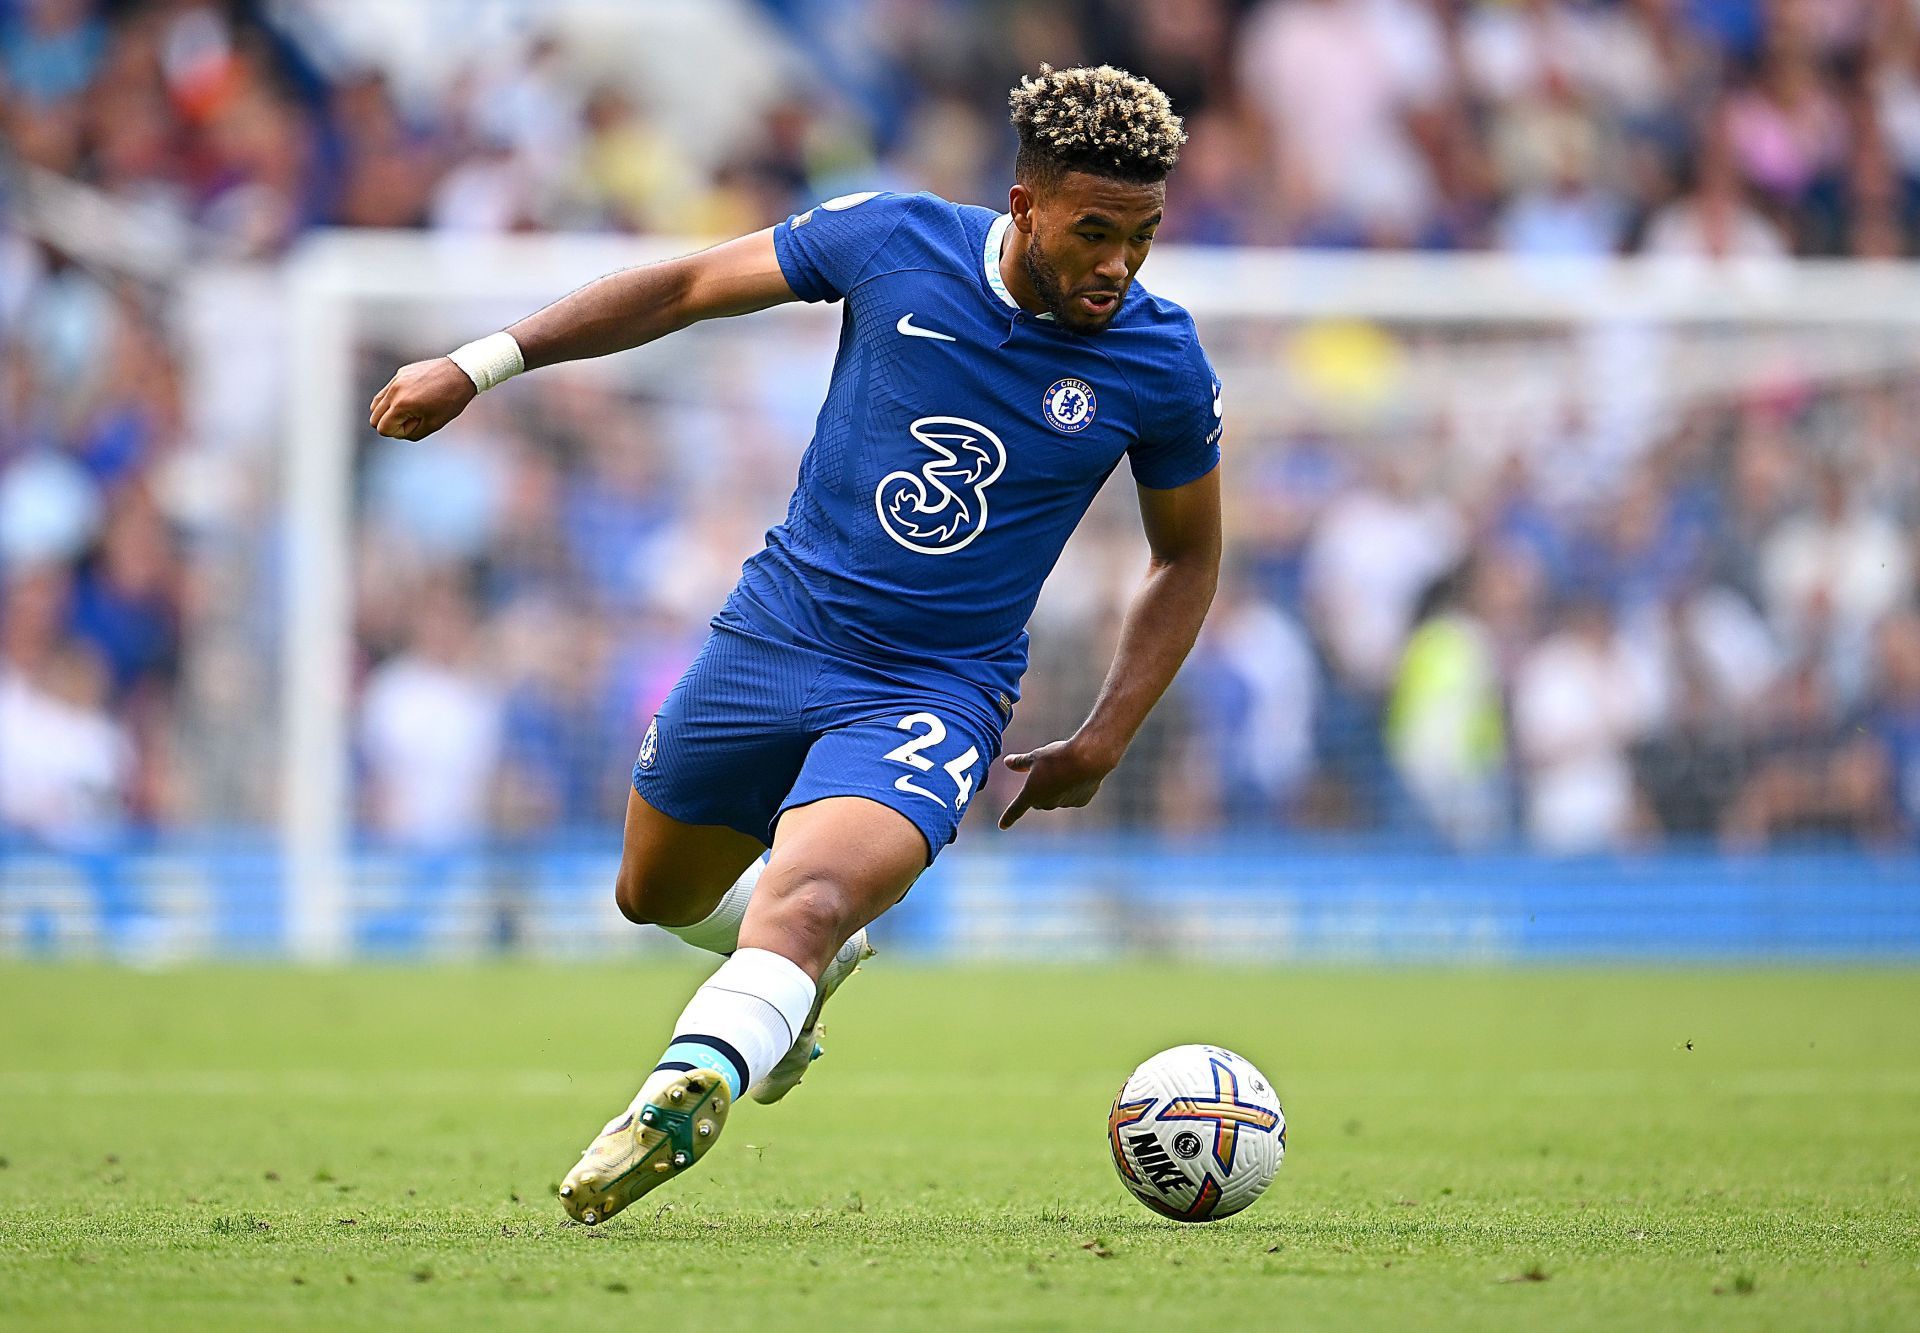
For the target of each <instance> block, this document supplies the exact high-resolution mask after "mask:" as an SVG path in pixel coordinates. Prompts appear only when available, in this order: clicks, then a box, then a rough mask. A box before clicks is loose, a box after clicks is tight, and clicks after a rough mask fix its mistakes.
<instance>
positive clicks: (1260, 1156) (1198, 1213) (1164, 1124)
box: [1107, 1046, 1287, 1222]
mask: <svg viewBox="0 0 1920 1333" xmlns="http://www.w3.org/2000/svg"><path fill="white" fill-rule="evenodd" d="M1107 1143H1108V1146H1110V1147H1111V1148H1112V1149H1113V1169H1114V1170H1116V1171H1118V1172H1119V1173H1120V1179H1121V1181H1122V1183H1124V1184H1125V1185H1126V1187H1127V1188H1128V1189H1129V1190H1131V1191H1133V1197H1134V1198H1136V1199H1138V1200H1140V1202H1141V1203H1144V1204H1145V1205H1147V1207H1149V1208H1151V1209H1153V1211H1154V1212H1156V1213H1159V1214H1160V1215H1161V1216H1162V1217H1171V1218H1173V1219H1174V1220H1175V1221H1176V1222H1211V1221H1213V1220H1214V1219H1215V1218H1217V1217H1227V1216H1229V1215H1231V1214H1233V1213H1237V1212H1239V1211H1240V1210H1241V1209H1242V1208H1245V1207H1246V1206H1247V1205H1248V1204H1250V1203H1252V1202H1253V1201H1254V1200H1255V1199H1257V1198H1259V1197H1260V1196H1261V1194H1262V1193H1264V1192H1265V1191H1266V1188H1267V1186H1268V1185H1270V1184H1272V1183H1273V1176H1274V1173H1275V1172H1276V1171H1278V1170H1279V1169H1280V1159H1281V1158H1282V1157H1284V1156H1286V1152H1287V1117H1286V1113H1285V1112H1284V1111H1282V1110H1281V1109H1280V1097H1279V1094H1278V1093H1276V1092H1274V1090H1273V1085H1272V1084H1271V1083H1269V1082H1267V1080H1266V1077H1265V1075H1263V1074H1261V1072H1260V1071H1259V1070H1257V1069H1255V1068H1254V1067H1253V1065H1252V1064H1250V1063H1249V1062H1248V1061H1246V1060H1244V1059H1242V1058H1241V1057H1240V1056H1237V1055H1235V1054H1234V1053H1233V1052H1232V1051H1226V1050H1222V1049H1220V1048H1219V1047H1218V1046H1175V1047H1174V1048H1173V1049H1172V1050H1170V1051H1162V1052H1160V1054H1158V1055H1156V1056H1154V1057H1153V1058H1152V1059H1151V1060H1149V1061H1147V1062H1146V1063H1145V1064H1143V1065H1141V1066H1140V1067H1139V1068H1138V1069H1136V1070H1134V1071H1133V1073H1132V1074H1131V1075H1129V1076H1128V1078H1127V1081H1126V1082H1125V1083H1123V1084H1121V1085H1120V1094H1119V1095H1118V1096H1117V1097H1115V1098H1114V1099H1113V1110H1112V1112H1111V1113H1110V1114H1109V1115H1108V1116H1107Z"/></svg>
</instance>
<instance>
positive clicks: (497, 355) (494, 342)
mask: <svg viewBox="0 0 1920 1333" xmlns="http://www.w3.org/2000/svg"><path fill="white" fill-rule="evenodd" d="M447 358H448V360H450V361H452V362H453V364H454V365H456V366H458V367H460V369H462V370H464V371H466V372H467V378H468V379H470V380H472V381H473V388H474V392H476V393H485V392H486V391H487V390H488V389H491V388H492V387H493V386H494V385H496V384H505V383H506V382H507V381H508V380H510V379H512V378H513V377H514V376H515V375H518V374H519V373H520V372H521V371H523V370H525V369H526V368H527V363H526V360H525V359H524V358H523V357H522V356H521V355H520V344H519V343H517V342H515V341H514V340H513V335H512V334H511V333H489V334H488V335H487V336H486V337H484V338H476V339H474V340H473V341H472V342H470V343H468V344H466V346H464V347H456V348H454V349H453V350H452V351H451V352H448V353H447Z"/></svg>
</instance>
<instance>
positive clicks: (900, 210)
mask: <svg viewBox="0 0 1920 1333" xmlns="http://www.w3.org/2000/svg"><path fill="white" fill-rule="evenodd" d="M916 197H917V196H914V195H903V194H892V193H889V192H887V191H869V192H867V193H865V194H843V195H841V196H840V197H839V198H838V199H829V200H827V201H826V202H825V203H824V204H818V205H816V206H814V207H813V208H809V209H808V210H807V211H806V212H804V213H796V214H795V215H794V216H792V217H790V218H788V219H787V220H786V221H785V222H782V223H781V224H779V225H778V226H777V227H775V228H774V229H773V249H774V253H775V254H776V255H778V256H779V258H780V271H781V272H782V273H784V274H786V277H787V285H788V286H789V287H791V288H793V294H794V295H795V296H797V297H799V298H800V299H801V300H803V301H838V300H840V299H842V298H843V297H845V296H846V294H847V293H848V292H850V291H852V290H853V289H854V288H855V287H856V286H858V285H859V283H860V280H861V279H862V278H863V277H865V276H867V274H868V271H869V269H871V268H872V266H873V263H874V261H875V259H876V258H878V256H879V254H880V252H881V251H882V250H883V249H884V248H885V247H886V244H887V242H888V240H890V239H891V238H892V236H893V233H894V231H895V230H896V229H898V227H899V226H900V224H901V223H902V222H904V221H905V220H906V218H907V215H908V213H909V212H910V210H911V208H912V203H913V200H914V199H915V198H916Z"/></svg>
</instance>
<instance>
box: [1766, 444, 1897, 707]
mask: <svg viewBox="0 0 1920 1333" xmlns="http://www.w3.org/2000/svg"><path fill="white" fill-rule="evenodd" d="M1760 586H1761V590H1762V592H1763V594H1764V596H1765V598H1766V608H1767V614H1768V616H1769V618H1770V619H1771V620H1772V622H1773V626H1774V630H1775V632H1776V633H1777V634H1778V635H1779V637H1780V640H1781V642H1782V643H1783V644H1784V645H1785V646H1786V648H1787V650H1788V653H1789V655H1791V656H1800V655H1804V654H1823V655H1824V656H1825V658H1826V666H1827V668H1828V671H1829V678H1830V680H1831V682H1832V683H1833V684H1835V685H1836V686H1838V687H1839V689H1840V692H1841V695H1842V698H1843V700H1844V701H1850V700H1852V699H1854V698H1857V697H1858V693H1859V690H1860V688H1861V686H1862V684H1863V680H1862V676H1863V670H1862V668H1863V664H1864V663H1865V662H1866V661H1867V660H1868V656H1869V643H1868V640H1869V637H1870V635H1871V634H1872V631H1873V627H1874V625H1875V624H1876V623H1877V622H1878V621H1879V620H1880V618H1881V617H1882V616H1884V615H1886V613H1887V612H1888V611H1890V610H1892V609H1893V608H1894V607H1895V606H1897V605H1899V604H1900V603H1901V602H1903V601H1905V600H1906V599H1907V598H1908V597H1909V596H1911V594H1912V592H1913V564H1912V560H1911V558H1910V556H1909V554H1908V551H1907V545H1906V542H1905V541H1904V540H1903V538H1902V536H1901V532H1900V529H1899V527H1898V526H1897V525H1895V524H1894V523H1893V522H1892V521H1891V520H1890V519H1889V518H1888V517H1887V516H1886V515H1885V514H1883V513H1881V512H1880V511H1879V510H1878V509H1877V508H1876V507H1875V506H1874V505H1872V504H1871V503H1869V502H1867V501H1865V500H1863V499H1862V498H1861V497H1860V496H1859V495H1857V494H1855V493H1853V491H1852V489H1851V485H1850V482H1849V479H1848V477H1847V475H1846V473H1845V472H1843V471H1842V470H1841V469H1840V468H1838V467H1828V468H1825V469H1823V470H1822V472H1821V474H1820V477H1819V483H1818V495H1817V498H1816V500H1815V504H1814V508H1813V509H1812V510H1811V511H1810V512H1804V513H1801V514H1797V515H1794V516H1793V517H1790V518H1788V519H1786V520H1785V521H1784V522H1782V523H1781V524H1780V525H1779V526H1778V527H1777V528H1775V529H1774V531H1773V533H1772V534H1771V535H1770V536H1768V537H1767V538H1766V540H1765V541H1764V542H1763V543H1762V544H1761V547H1760Z"/></svg>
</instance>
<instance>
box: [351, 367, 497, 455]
mask: <svg viewBox="0 0 1920 1333" xmlns="http://www.w3.org/2000/svg"><path fill="white" fill-rule="evenodd" d="M476 394H477V391H476V390H475V389H474V387H473V381H472V380H470V379H468V378H467V372H466V371H464V370H462V369H460V367H458V366H456V365H455V364H454V363H453V361H452V360H451V359H450V358H448V357H444V356H441V357H435V358H434V359H433V360H431V361H415V362H414V363H413V364H412V365H407V366H402V367H400V369H399V370H398V371H396V372H395V373H394V376H393V378H392V379H390V380H388V381H387V387H386V388H384V389H382V390H380V392H379V393H376V394H375V395H374V396H373V406H372V407H370V408H369V409H368V410H367V424H368V425H370V426H372V427H373V428H374V429H375V430H377V431H379V432H380V433H381V434H382V435H385V436H388V437H389V438H392V439H395V440H423V439H425V438H426V437H427V436H429V435H431V434H433V433H434V432H435V431H437V430H439V429H440V428H441V427H442V426H444V425H446V424H447V423H448V422H449V421H452V420H453V419H454V418H455V417H457V416H459V415H460V414H461V413H462V412H463V411H465V410H466V407H467V404H468V403H470V402H472V401H473V400H474V398H475V396H476Z"/></svg>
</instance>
